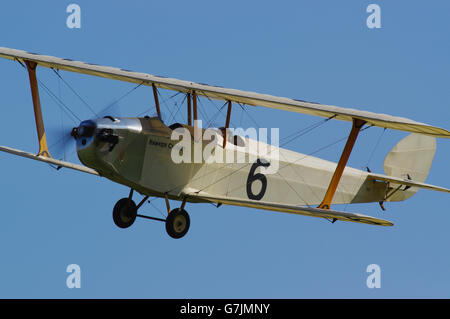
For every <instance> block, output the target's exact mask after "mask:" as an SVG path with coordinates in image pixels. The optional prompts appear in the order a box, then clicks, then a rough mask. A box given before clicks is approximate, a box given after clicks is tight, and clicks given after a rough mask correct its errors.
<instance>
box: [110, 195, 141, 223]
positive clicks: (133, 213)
mask: <svg viewBox="0 0 450 319" xmlns="http://www.w3.org/2000/svg"><path fill="white" fill-rule="evenodd" d="M136 217H137V206H136V203H135V202H134V201H133V200H132V199H130V198H122V199H121V200H119V201H118V202H117V203H116V205H115V206H114V209H113V220H114V223H115V224H116V225H117V226H118V227H120V228H128V227H130V226H131V225H133V223H134V221H135V220H136Z"/></svg>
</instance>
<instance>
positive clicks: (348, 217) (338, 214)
mask: <svg viewBox="0 0 450 319" xmlns="http://www.w3.org/2000/svg"><path fill="white" fill-rule="evenodd" d="M184 195H185V196H187V197H189V198H194V199H199V200H202V201H207V202H213V203H219V204H226V205H234V206H244V207H252V208H259V209H265V210H271V211H277V212H284V213H291V214H298V215H305V216H312V217H322V218H327V219H332V220H333V222H334V221H336V220H342V221H347V222H355V223H362V224H370V225H377V226H393V225H394V224H393V223H391V222H390V221H387V220H383V219H379V218H375V217H371V216H366V215H362V214H357V213H349V212H343V211H336V210H331V209H320V208H313V207H307V206H293V205H284V204H280V203H261V202H258V201H254V200H243V199H237V198H230V197H220V196H214V195H210V194H208V193H205V192H201V191H199V192H197V191H191V190H189V191H188V192H186V193H185V194H184Z"/></svg>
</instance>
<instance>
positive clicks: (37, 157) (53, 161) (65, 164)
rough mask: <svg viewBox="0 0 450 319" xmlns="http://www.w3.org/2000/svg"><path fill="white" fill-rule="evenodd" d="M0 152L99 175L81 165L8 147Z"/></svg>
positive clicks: (1, 147)
mask: <svg viewBox="0 0 450 319" xmlns="http://www.w3.org/2000/svg"><path fill="white" fill-rule="evenodd" d="M0 151H1V152H6V153H10V154H13V155H17V156H22V157H26V158H30V159H33V160H36V161H41V162H45V163H48V164H54V165H57V166H58V167H67V168H70V169H74V170H77V171H80V172H83V173H89V174H93V175H99V173H98V172H97V171H96V170H93V169H92V168H89V167H86V166H83V165H78V164H74V163H70V162H65V161H60V160H57V159H54V158H49V157H45V156H40V155H35V154H31V153H28V152H24V151H21V150H16V149H14V148H10V147H6V146H0Z"/></svg>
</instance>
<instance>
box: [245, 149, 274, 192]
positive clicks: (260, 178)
mask: <svg viewBox="0 0 450 319" xmlns="http://www.w3.org/2000/svg"><path fill="white" fill-rule="evenodd" d="M259 166H263V167H269V166H270V163H269V162H265V163H263V162H261V160H260V159H259V158H258V159H257V160H256V162H255V163H253V165H252V168H250V173H248V178H247V196H248V198H250V199H254V200H260V199H261V198H263V196H264V194H265V193H266V189H267V178H266V176H264V175H263V174H261V173H258V174H255V171H256V169H257V168H258V167H259ZM254 181H260V182H261V190H260V191H259V193H258V194H256V195H255V194H253V192H252V184H253V182H254Z"/></svg>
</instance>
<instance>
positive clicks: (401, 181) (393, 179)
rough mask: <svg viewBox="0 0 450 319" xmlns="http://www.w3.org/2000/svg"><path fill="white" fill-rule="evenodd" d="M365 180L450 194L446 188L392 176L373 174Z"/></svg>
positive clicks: (449, 190)
mask: <svg viewBox="0 0 450 319" xmlns="http://www.w3.org/2000/svg"><path fill="white" fill-rule="evenodd" d="M367 178H370V179H374V180H378V181H385V182H391V183H395V184H399V185H405V186H410V187H419V188H424V189H430V190H433V191H439V192H447V193H450V189H448V188H445V187H440V186H434V185H430V184H425V183H420V182H415V181H413V180H410V179H406V178H400V177H394V176H386V175H381V174H373V173H369V174H367Z"/></svg>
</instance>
